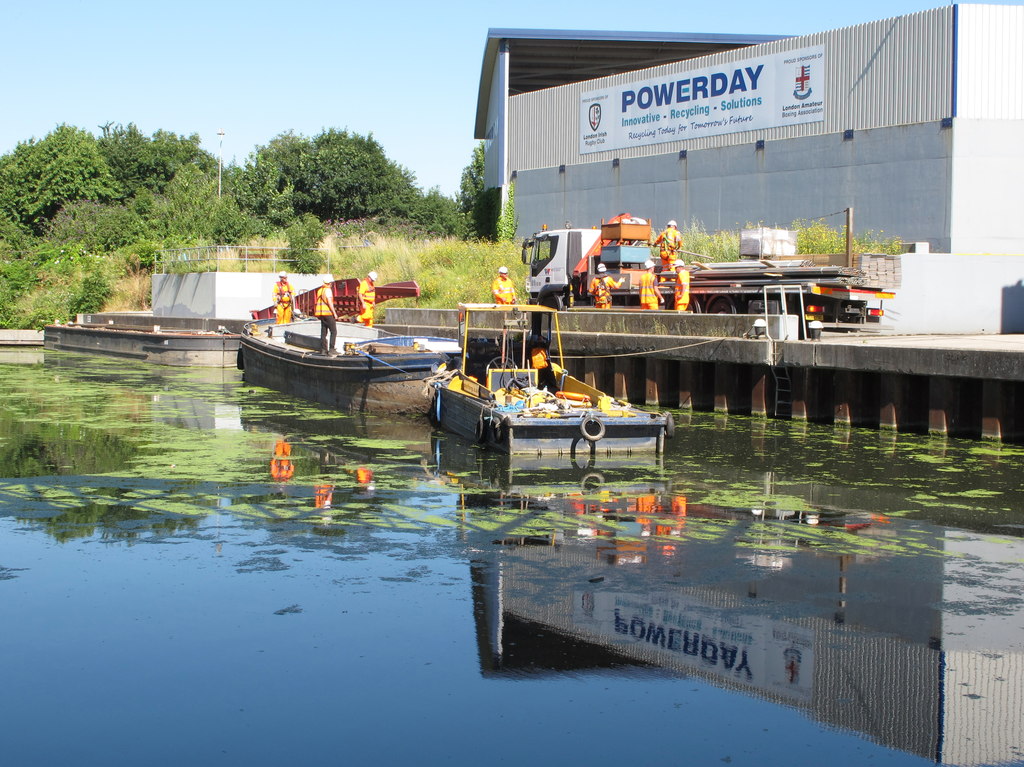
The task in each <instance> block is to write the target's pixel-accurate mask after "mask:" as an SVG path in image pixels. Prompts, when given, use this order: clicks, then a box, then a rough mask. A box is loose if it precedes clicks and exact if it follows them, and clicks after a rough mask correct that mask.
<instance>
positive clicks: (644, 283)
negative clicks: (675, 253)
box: [640, 259, 665, 309]
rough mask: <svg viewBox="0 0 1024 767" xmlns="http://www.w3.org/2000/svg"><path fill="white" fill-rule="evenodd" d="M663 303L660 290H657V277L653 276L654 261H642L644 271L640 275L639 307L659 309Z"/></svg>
mask: <svg viewBox="0 0 1024 767" xmlns="http://www.w3.org/2000/svg"><path fill="white" fill-rule="evenodd" d="M663 303H665V299H664V297H663V296H662V295H661V291H660V290H658V278H657V277H655V276H654V262H653V261H652V260H651V259H647V260H646V261H644V273H643V274H641V275H640V308H641V309H660V308H661V305H662V304H663Z"/></svg>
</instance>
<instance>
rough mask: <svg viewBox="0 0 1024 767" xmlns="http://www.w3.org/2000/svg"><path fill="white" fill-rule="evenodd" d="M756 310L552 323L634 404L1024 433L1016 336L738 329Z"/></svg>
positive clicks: (447, 319) (594, 316)
mask: <svg viewBox="0 0 1024 767" xmlns="http://www.w3.org/2000/svg"><path fill="white" fill-rule="evenodd" d="M386 316H387V322H386V324H385V325H384V327H386V328H387V329H388V330H391V331H393V332H398V333H402V334H409V335H437V336H446V337H455V335H456V334H457V323H458V313H457V311H456V310H443V309H410V308H390V307H389V308H388V309H387V313H386ZM754 319H756V317H753V316H749V315H702V314H676V313H674V312H667V311H658V312H641V311H614V310H613V311H606V312H596V311H576V310H574V311H569V312H563V313H561V314H560V315H559V325H560V327H561V331H562V333H561V336H562V344H563V351H564V353H565V355H566V363H567V366H568V367H569V368H570V370H572V372H573V373H574V374H576V375H580V376H582V377H583V378H584V379H585V380H587V381H588V383H591V384H593V385H596V386H598V387H599V388H602V389H604V390H606V391H610V392H613V393H614V394H615V396H617V397H620V398H624V399H628V400H629V401H631V402H633V403H635V404H640V405H650V406H661V407H672V408H684V409H693V410H713V411H717V412H722V413H737V414H754V415H762V416H767V417H779V418H792V419H794V420H807V421H815V422H823V423H834V424H837V425H845V426H864V427H873V428H880V429H892V430H896V431H906V432H916V433H933V434H944V435H950V436H963V437H970V438H986V439H995V440H1003V441H1006V442H1024V414H1020V413H1019V412H1018V411H1021V410H1024V335H983V336H898V335H890V334H886V333H884V332H871V331H866V332H853V333H834V334H833V333H828V334H826V335H825V338H824V339H823V340H821V341H772V340H763V339H753V338H745V337H743V336H744V335H745V334H749V333H750V330H751V327H752V325H753V321H754ZM491 332H493V333H497V332H499V331H498V329H497V325H496V326H495V329H494V330H493V331H491Z"/></svg>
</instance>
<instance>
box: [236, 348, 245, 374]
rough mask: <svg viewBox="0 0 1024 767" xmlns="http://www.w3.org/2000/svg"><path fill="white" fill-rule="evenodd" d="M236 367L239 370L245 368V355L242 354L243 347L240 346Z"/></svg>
mask: <svg viewBox="0 0 1024 767" xmlns="http://www.w3.org/2000/svg"><path fill="white" fill-rule="evenodd" d="M235 367H236V368H238V369H239V370H245V356H244V355H243V354H242V347H241V346H239V347H238V356H236V357H235Z"/></svg>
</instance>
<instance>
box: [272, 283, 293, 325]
mask: <svg viewBox="0 0 1024 767" xmlns="http://www.w3.org/2000/svg"><path fill="white" fill-rule="evenodd" d="M277 276H278V278H279V279H278V280H277V282H275V283H274V320H275V322H276V323H277V324H278V325H283V324H285V323H287V322H291V321H292V300H293V299H294V298H295V291H294V290H293V289H292V285H291V283H290V282H288V272H281V273H279V274H278V275H277Z"/></svg>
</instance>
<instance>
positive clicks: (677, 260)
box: [672, 258, 686, 268]
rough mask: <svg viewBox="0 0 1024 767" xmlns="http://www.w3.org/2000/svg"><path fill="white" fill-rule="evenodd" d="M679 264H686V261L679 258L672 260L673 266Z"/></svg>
mask: <svg viewBox="0 0 1024 767" xmlns="http://www.w3.org/2000/svg"><path fill="white" fill-rule="evenodd" d="M678 266H686V262H685V261H682V260H680V259H678V258H677V259H676V260H675V261H673V262H672V267H673V268H675V267H678Z"/></svg>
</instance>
